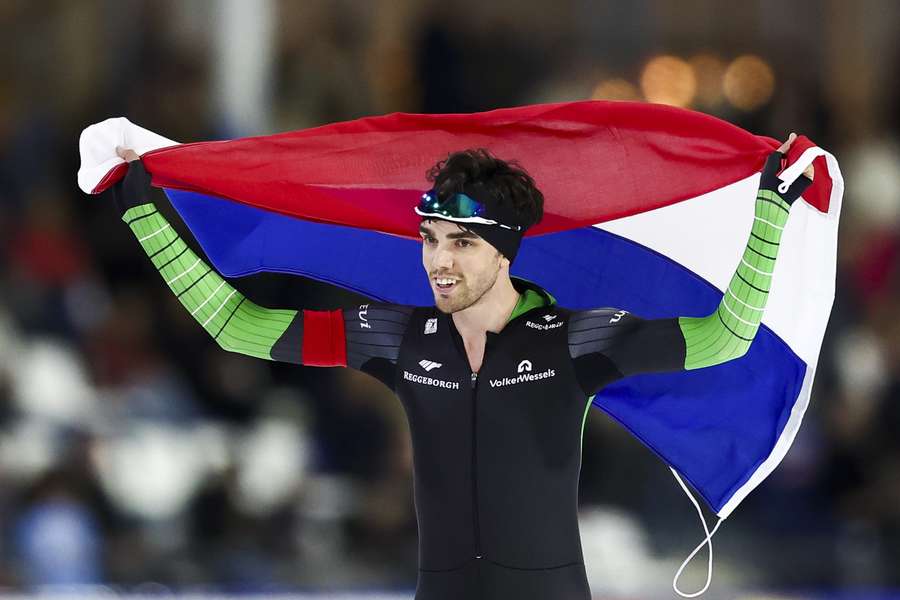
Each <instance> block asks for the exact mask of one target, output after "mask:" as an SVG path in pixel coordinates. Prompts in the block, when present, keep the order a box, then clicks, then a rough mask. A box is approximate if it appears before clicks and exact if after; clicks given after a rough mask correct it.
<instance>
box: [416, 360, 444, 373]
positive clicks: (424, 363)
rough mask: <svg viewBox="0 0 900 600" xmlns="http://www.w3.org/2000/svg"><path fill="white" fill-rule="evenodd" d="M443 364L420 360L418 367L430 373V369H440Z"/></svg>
mask: <svg viewBox="0 0 900 600" xmlns="http://www.w3.org/2000/svg"><path fill="white" fill-rule="evenodd" d="M443 364H444V363H439V362H434V361H433V360H425V359H422V360H420V361H419V366H420V367H422V368H423V369H425V370H426V371H431V370H432V369H437V368H439V367H441V365H443Z"/></svg>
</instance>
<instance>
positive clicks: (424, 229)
mask: <svg viewBox="0 0 900 600" xmlns="http://www.w3.org/2000/svg"><path fill="white" fill-rule="evenodd" d="M419 233H425V234H428V235H430V236H431V237H434V232H433V231H432V230H431V229H429V228H427V227H425V226H424V225H420V226H419ZM460 238H465V239H471V240H477V239H478V236H477V235H475V234H474V233H472V232H471V231H460V232H458V233H448V234H447V239H450V240H456V239H460Z"/></svg>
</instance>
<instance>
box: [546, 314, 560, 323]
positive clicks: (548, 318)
mask: <svg viewBox="0 0 900 600" xmlns="http://www.w3.org/2000/svg"><path fill="white" fill-rule="evenodd" d="M558 316H559V315H544V320H545V321H547V322H548V323H549V322H550V321H552V320H553V319H555V318H556V317H558Z"/></svg>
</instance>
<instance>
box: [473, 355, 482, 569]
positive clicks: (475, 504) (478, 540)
mask: <svg viewBox="0 0 900 600" xmlns="http://www.w3.org/2000/svg"><path fill="white" fill-rule="evenodd" d="M483 364H484V361H482V365H483ZM477 393H478V373H476V372H475V371H472V514H473V516H474V518H475V558H481V526H480V524H479V521H478V462H477V458H476V457H477V452H478V429H477V425H478V421H477V405H476V402H475V397H476V394H477Z"/></svg>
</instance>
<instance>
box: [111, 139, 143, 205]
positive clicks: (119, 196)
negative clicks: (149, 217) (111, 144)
mask: <svg viewBox="0 0 900 600" xmlns="http://www.w3.org/2000/svg"><path fill="white" fill-rule="evenodd" d="M116 154H118V155H119V156H121V157H122V158H123V159H125V160H126V161H128V172H127V173H125V177H123V178H122V179H120V180H119V181H117V182H116V183H115V185H113V186H111V187H110V188H109V189H110V190H111V193H112V195H113V199H114V200H115V203H116V206H117V207H118V209H119V214H120V215H124V214H125V212H126V211H127V210H128V209H129V208H133V207H135V206H140V205H141V204H147V203H149V202H152V200H151V198H150V180H151V177H150V173H148V172H147V170H146V169H145V168H144V163H143V162H142V161H141V160H140V157H139V156H138V155H137V153H136V152H135V151H134V150H132V149H131V148H121V147H119V146H116Z"/></svg>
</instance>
